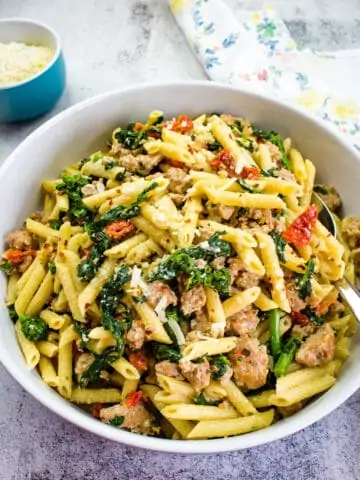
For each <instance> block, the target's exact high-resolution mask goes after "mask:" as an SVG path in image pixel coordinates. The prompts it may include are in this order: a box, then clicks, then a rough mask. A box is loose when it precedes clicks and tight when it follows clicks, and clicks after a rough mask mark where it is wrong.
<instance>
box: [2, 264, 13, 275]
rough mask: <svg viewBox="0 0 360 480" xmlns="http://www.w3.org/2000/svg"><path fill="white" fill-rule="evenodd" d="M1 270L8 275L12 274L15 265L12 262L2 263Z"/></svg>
mask: <svg viewBox="0 0 360 480" xmlns="http://www.w3.org/2000/svg"><path fill="white" fill-rule="evenodd" d="M0 270H2V271H3V272H4V273H6V275H11V274H12V273H13V272H14V265H13V264H12V263H11V262H3V263H0Z"/></svg>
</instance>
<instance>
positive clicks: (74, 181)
mask: <svg viewBox="0 0 360 480" xmlns="http://www.w3.org/2000/svg"><path fill="white" fill-rule="evenodd" d="M61 180H62V182H61V183H59V184H58V185H56V189H57V190H58V191H60V192H65V193H66V194H67V195H68V197H69V201H70V209H69V212H68V213H69V214H70V215H71V216H72V217H74V218H75V219H85V218H88V217H89V216H90V215H91V211H90V210H89V209H88V208H87V206H86V205H85V204H84V202H83V201H82V197H83V194H82V192H81V189H82V187H84V186H85V185H87V184H88V183H90V178H89V177H86V176H84V175H66V174H63V175H62V176H61Z"/></svg>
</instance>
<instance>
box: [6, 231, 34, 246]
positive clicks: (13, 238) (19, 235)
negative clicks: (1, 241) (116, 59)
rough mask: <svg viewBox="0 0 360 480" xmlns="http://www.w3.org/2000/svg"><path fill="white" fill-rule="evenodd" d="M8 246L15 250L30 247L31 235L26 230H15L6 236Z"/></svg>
mask: <svg viewBox="0 0 360 480" xmlns="http://www.w3.org/2000/svg"><path fill="white" fill-rule="evenodd" d="M6 241H7V243H8V244H9V246H10V248H14V249H15V250H27V249H29V248H31V236H30V233H29V232H28V231H27V230H24V229H22V230H15V231H14V232H11V233H9V234H8V236H7V237H6Z"/></svg>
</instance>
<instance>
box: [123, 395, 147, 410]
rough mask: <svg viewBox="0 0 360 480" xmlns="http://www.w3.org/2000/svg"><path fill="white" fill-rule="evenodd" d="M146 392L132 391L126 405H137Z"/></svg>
mask: <svg viewBox="0 0 360 480" xmlns="http://www.w3.org/2000/svg"><path fill="white" fill-rule="evenodd" d="M143 397H144V394H143V393H142V392H132V393H129V395H128V396H127V397H126V400H125V405H127V406H128V407H136V405H137V404H138V403H139V402H140V400H142V399H143Z"/></svg>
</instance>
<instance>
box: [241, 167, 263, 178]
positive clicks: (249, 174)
mask: <svg viewBox="0 0 360 480" xmlns="http://www.w3.org/2000/svg"><path fill="white" fill-rule="evenodd" d="M259 174H260V172H259V170H258V169H257V168H256V167H243V169H242V170H241V173H240V175H239V177H240V178H246V179H248V180H252V179H254V178H258V176H259Z"/></svg>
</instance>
